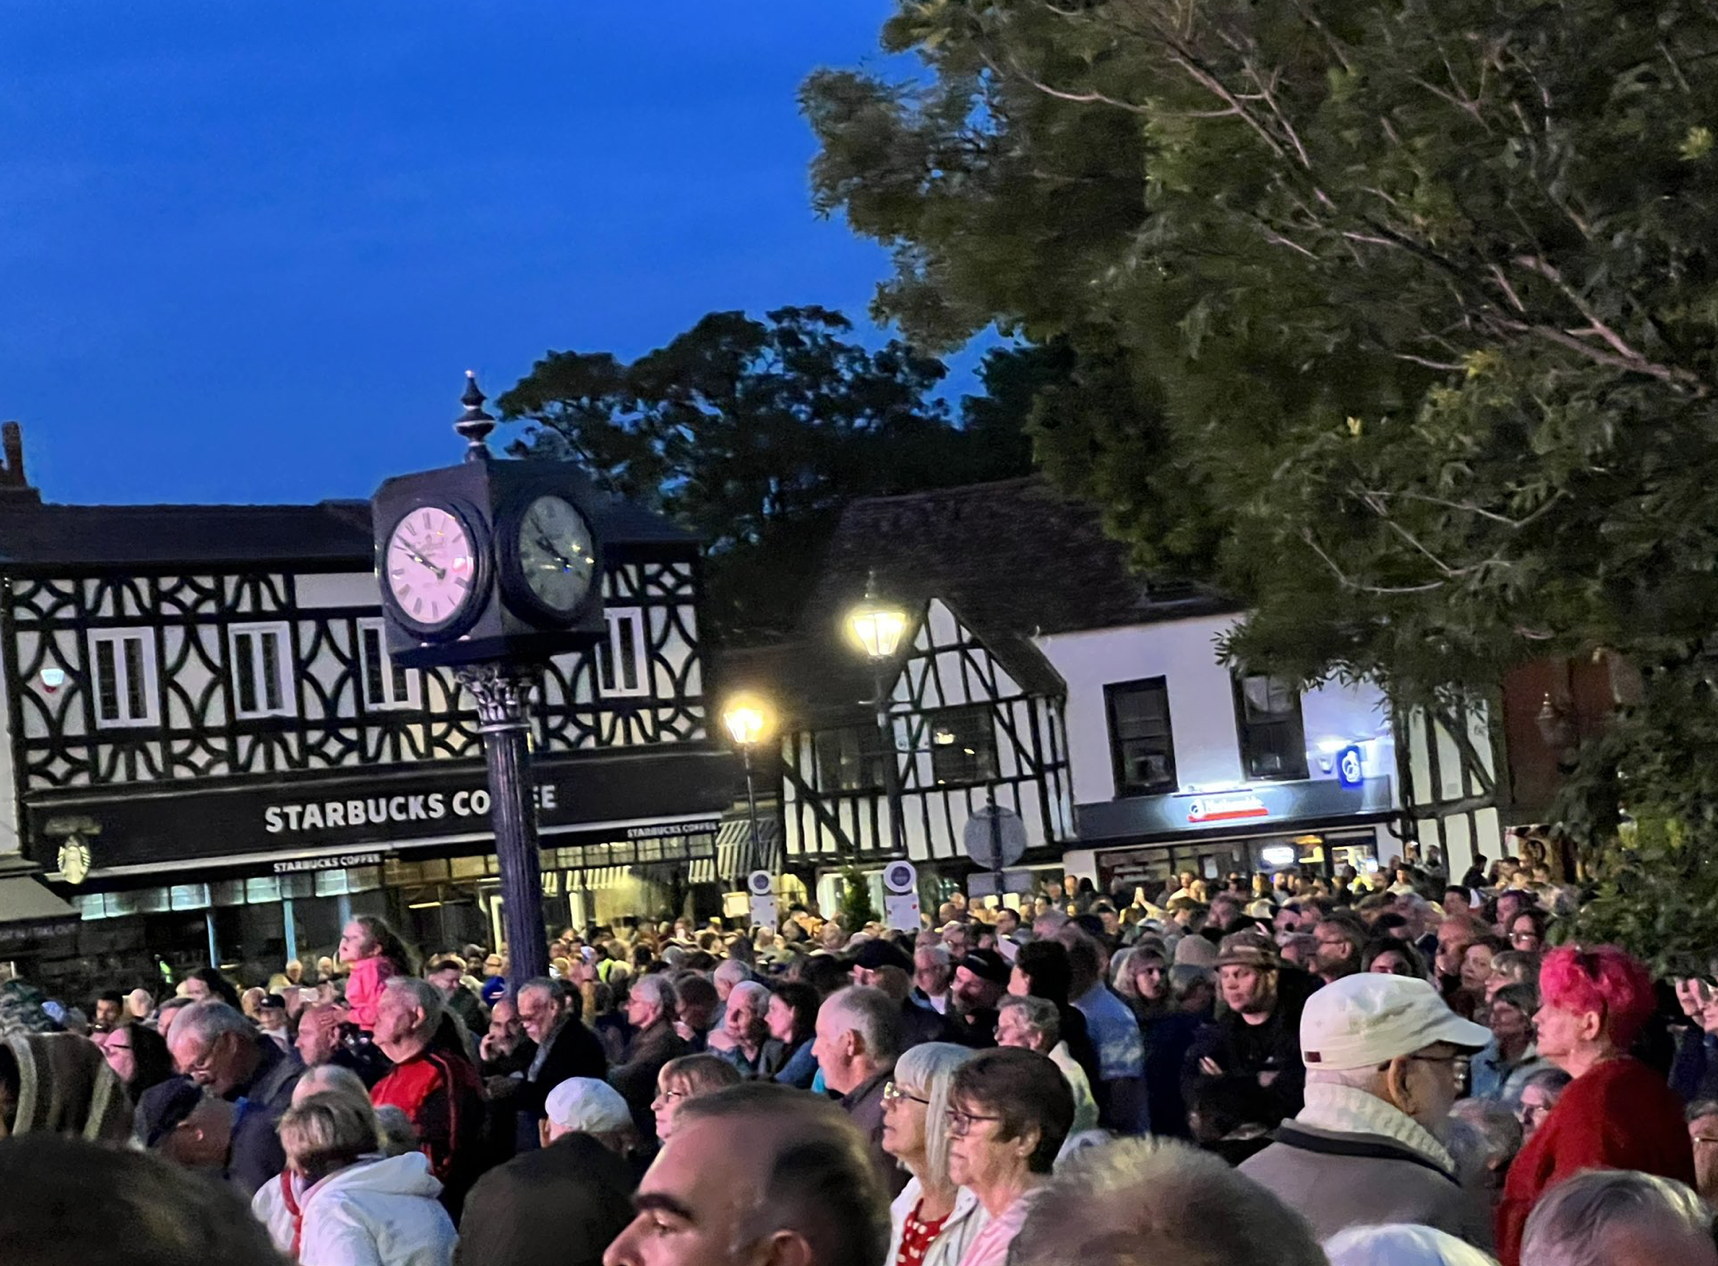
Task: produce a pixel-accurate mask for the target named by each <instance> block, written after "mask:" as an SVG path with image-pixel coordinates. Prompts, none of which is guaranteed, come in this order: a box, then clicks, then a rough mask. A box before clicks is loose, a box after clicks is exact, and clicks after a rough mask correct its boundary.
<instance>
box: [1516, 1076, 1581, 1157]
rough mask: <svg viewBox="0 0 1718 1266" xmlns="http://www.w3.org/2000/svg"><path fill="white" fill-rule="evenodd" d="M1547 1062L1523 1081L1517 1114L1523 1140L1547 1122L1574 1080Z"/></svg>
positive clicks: (1530, 1136) (1531, 1135)
mask: <svg viewBox="0 0 1718 1266" xmlns="http://www.w3.org/2000/svg"><path fill="white" fill-rule="evenodd" d="M1546 1063H1547V1066H1546V1067H1544V1068H1541V1069H1540V1070H1539V1071H1538V1072H1536V1073H1531V1074H1529V1075H1528V1077H1527V1078H1526V1080H1524V1081H1523V1082H1522V1083H1521V1104H1520V1106H1519V1107H1518V1108H1517V1109H1516V1113H1515V1115H1516V1119H1517V1120H1519V1121H1520V1122H1521V1138H1522V1141H1523V1142H1525V1141H1526V1140H1528V1139H1530V1138H1532V1137H1533V1131H1535V1130H1537V1129H1538V1128H1539V1127H1540V1126H1542V1125H1544V1124H1545V1118H1546V1117H1548V1116H1550V1115H1551V1109H1553V1108H1555V1107H1556V1106H1557V1101H1558V1100H1559V1099H1561V1098H1562V1097H1563V1092H1564V1091H1565V1090H1567V1089H1568V1088H1569V1083H1570V1082H1571V1081H1573V1080H1574V1078H1572V1077H1570V1076H1569V1074H1568V1073H1566V1072H1564V1071H1563V1070H1562V1069H1561V1068H1556V1067H1552V1066H1550V1064H1549V1061H1547V1062H1546Z"/></svg>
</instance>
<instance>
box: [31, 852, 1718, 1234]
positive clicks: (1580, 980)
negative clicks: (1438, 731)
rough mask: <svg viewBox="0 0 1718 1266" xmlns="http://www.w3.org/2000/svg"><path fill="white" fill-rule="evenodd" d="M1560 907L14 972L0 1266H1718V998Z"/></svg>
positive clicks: (1188, 894) (960, 917)
mask: <svg viewBox="0 0 1718 1266" xmlns="http://www.w3.org/2000/svg"><path fill="white" fill-rule="evenodd" d="M1482 862H1483V859H1482ZM1578 899H1579V898H1578V893H1577V892H1575V891H1574V890H1573V889H1571V888H1567V887H1564V886H1562V885H1558V884H1556V883H1553V882H1552V881H1551V878H1550V875H1549V872H1546V871H1543V870H1541V869H1536V868H1533V867H1529V866H1524V865H1522V864H1521V863H1519V862H1516V861H1513V860H1511V859H1502V860H1500V861H1499V862H1497V863H1496V864H1494V865H1492V866H1491V867H1489V868H1483V867H1482V866H1476V867H1474V868H1473V869H1472V870H1470V871H1469V872H1468V873H1467V874H1465V875H1463V876H1461V877H1459V878H1457V879H1456V880H1455V881H1454V882H1451V881H1450V877H1449V876H1447V875H1444V874H1442V873H1440V872H1439V870H1438V868H1437V867H1436V866H1435V865H1433V866H1431V867H1427V868H1422V867H1419V866H1415V865H1406V864H1405V865H1401V866H1396V865H1392V866H1390V867H1386V868H1385V869H1383V870H1382V871H1381V872H1380V873H1379V874H1378V875H1376V876H1368V877H1364V878H1363V877H1361V876H1359V875H1357V874H1355V873H1354V872H1353V871H1350V870H1343V871H1339V872H1338V873H1337V874H1336V875H1335V876H1333V877H1332V878H1330V879H1329V880H1328V881H1327V880H1325V879H1322V878H1318V877H1314V876H1305V875H1299V874H1294V873H1289V872H1279V873H1278V874H1276V875H1274V876H1271V877H1266V876H1262V875H1261V876H1243V875H1239V874H1232V875H1229V876H1227V877H1224V878H1214V877H1201V876H1198V875H1195V874H1183V875H1180V876H1177V877H1175V878H1174V879H1172V880H1170V881H1169V882H1168V883H1167V884H1166V885H1165V886H1163V887H1162V888H1161V889H1159V890H1156V891H1146V890H1144V889H1135V890H1134V891H1133V892H1132V893H1115V894H1103V893H1100V892H1098V891H1097V890H1096V888H1095V886H1094V885H1093V884H1092V883H1091V882H1090V881H1077V880H1073V879H1069V880H1068V881H1066V882H1065V883H1064V882H1052V883H1049V884H1047V885H1045V886H1044V888H1043V890H1042V891H1041V892H1039V893H1037V894H1034V896H1033V897H1031V898H1028V899H1026V900H1025V901H1024V902H1023V903H1022V907H1021V908H1020V909H1018V910H1017V909H1013V908H1005V909H999V910H995V909H977V908H968V906H967V905H966V903H965V902H964V901H962V900H961V899H960V898H958V897H956V898H954V899H952V900H950V901H949V902H947V903H944V904H943V905H942V906H941V907H940V908H939V909H938V910H937V911H936V915H935V917H934V918H930V919H926V920H925V921H924V923H925V926H923V927H921V928H919V929H917V930H916V932H915V931H911V930H891V929H888V928H885V927H882V926H880V925H877V924H870V925H867V926H865V927H861V928H847V927H844V926H842V924H841V922H840V920H839V919H829V920H825V919H822V918H820V917H819V916H818V915H817V913H816V912H815V911H814V910H811V909H809V908H805V907H800V906H796V907H794V908H793V909H792V910H791V911H790V912H789V914H788V917H787V918H786V919H784V920H783V922H782V924H781V925H780V926H779V927H770V928H754V929H750V930H749V931H737V930H736V931H727V930H724V929H722V928H721V927H720V926H719V925H716V924H715V923H714V922H713V923H712V925H711V926H709V927H705V928H702V929H699V928H696V927H694V926H693V925H692V924H691V923H690V922H689V921H687V920H678V921H673V922H667V921H665V922H663V923H661V924H636V925H632V926H627V927H622V928H603V929H589V930H585V931H575V930H574V929H567V930H566V931H565V932H563V933H562V935H561V936H560V937H559V938H558V939H557V940H556V941H555V942H554V944H553V945H551V946H550V947H549V950H550V961H551V962H552V964H553V968H552V970H551V974H550V975H549V976H546V977H542V978H539V979H533V980H525V981H514V982H511V983H510V982H509V980H508V974H507V963H506V960H505V957H504V954H503V953H497V952H490V951H489V950H488V949H486V948H485V947H481V946H462V947H457V952H440V953H437V954H435V955H434V956H432V957H431V958H429V959H428V960H427V961H420V960H419V958H418V957H417V955H416V953H415V952H414V951H413V949H412V948H411V947H408V946H407V945H405V944H404V943H402V941H401V940H400V938H399V937H398V936H396V935H395V934H394V933H393V932H392V931H391V930H390V929H389V928H388V927H387V926H386V924H384V923H383V922H382V921H380V920H378V919H376V918H373V917H369V916H365V917H360V918H358V919H355V920H354V921H353V922H352V923H351V924H349V925H348V926H347V927H346V928H345V929H344V932H343V935H342V937H341V940H340V943H339V947H338V949H337V951H336V952H335V953H334V954H332V955H330V956H329V957H328V958H325V959H322V960H320V961H318V962H317V963H316V964H315V965H314V966H312V967H306V965H304V964H301V963H298V962H293V963H289V964H286V965H284V967H283V970H282V971H281V972H280V973H278V974H276V975H275V976H274V977H273V978H271V979H269V980H266V981H256V982H249V984H250V987H248V988H244V989H242V990H241V988H240V985H241V984H244V983H247V982H235V981H231V980H229V979H228V978H227V977H225V976H224V975H222V973H220V972H219V971H217V970H214V969H213V968H201V969H198V970H196V971H193V972H190V973H189V974H188V975H186V976H185V978H184V979H183V980H182V981H180V982H179V983H178V986H177V989H176V991H175V994H174V996H172V997H167V998H161V999H157V998H155V997H153V996H152V995H151V994H150V992H149V991H148V990H147V989H145V988H133V989H131V991H130V992H124V991H123V986H124V985H126V984H129V983H132V982H116V988H114V989H113V990H111V991H104V992H102V993H100V994H99V995H98V996H96V997H95V998H93V999H89V1000H87V1004H88V1005H87V1007H86V1006H83V1005H69V1004H68V1003H67V1002H66V1001H65V1000H60V999H53V998H49V997H47V996H45V995H44V994H43V993H42V992H41V991H39V990H37V989H34V988H32V987H31V986H30V985H29V984H27V983H26V982H22V981H11V982H8V983H6V984H4V985H0V1190H5V1191H6V1192H7V1199H6V1200H5V1201H4V1202H0V1260H3V1261H7V1262H13V1261H16V1262H20V1263H35V1262H43V1263H50V1262H51V1263H58V1262H60V1261H62V1260H63V1261H65V1262H67V1263H70V1262H72V1261H74V1260H75V1261H79V1262H80V1263H81V1262H87V1261H90V1260H103V1258H102V1257H101V1256H100V1255H99V1254H94V1255H92V1254H91V1253H90V1252H89V1251H88V1246H89V1245H91V1244H93V1243H95V1241H94V1240H92V1239H91V1237H92V1236H96V1235H101V1234H111V1235H117V1236H119V1237H120V1238H125V1237H129V1239H127V1243H129V1244H131V1246H132V1247H131V1250H130V1251H132V1252H133V1253H134V1255H133V1256H132V1257H128V1258H127V1259H126V1260H128V1261H138V1262H151V1263H152V1262H156V1261H160V1262H168V1261H174V1262H180V1261H186V1262H188V1261H192V1260H210V1261H223V1262H250V1261H256V1262H279V1261H282V1260H296V1261H298V1262H300V1263H303V1264H304V1266H360V1264H362V1266H452V1264H453V1263H462V1264H467V1266H536V1264H537V1263H542V1264H543V1266H548V1264H550V1263H554V1264H555V1266H579V1264H581V1263H588V1264H590V1266H595V1264H596V1263H599V1262H600V1263H604V1264H605V1266H669V1264H678V1263H685V1264H687V1266H690V1264H691V1263H706V1262H724V1263H725V1262H735V1263H739V1262H748V1263H750V1262H763V1261H771V1262H781V1263H798V1264H799V1266H812V1264H814V1263H815V1264H818V1266H1002V1264H1003V1263H1011V1264H1014V1266H1038V1264H1039V1263H1051V1262H1059V1263H1060V1262H1074V1261H1079V1262H1082V1263H1087V1262H1089V1263H1092V1266H1102V1264H1104V1263H1116V1264H1117V1266H1120V1264H1121V1263H1133V1262H1155V1261H1179V1262H1186V1263H1202V1262H1212V1263H1216V1262H1223V1263H1261V1264H1270V1266H1274V1264H1276V1263H1283V1264H1284V1266H1289V1264H1298V1263H1315V1262H1316V1263H1322V1262H1330V1263H1334V1264H1335V1266H1418V1264H1419V1263H1426V1264H1428V1266H1429V1264H1433V1263H1442V1264H1444V1266H1477V1264H1478V1263H1485V1262H1492V1261H1496V1262H1500V1263H1502V1264H1503V1266H1584V1264H1585V1263H1589V1262H1591V1263H1600V1262H1603V1263H1607V1264H1617V1263H1621V1264H1622V1266H1629V1264H1630V1263H1636V1262H1639V1263H1645V1262H1648V1261H1651V1262H1653V1263H1654V1266H1663V1264H1664V1263H1669V1262H1677V1263H1688V1264H1689V1266H1718V1248H1715V1247H1714V1237H1713V1207H1714V1203H1715V1202H1718V995H1715V992H1714V987H1713V983H1712V980H1711V978H1710V977H1709V976H1708V975H1706V974H1705V973H1704V972H1703V971H1692V974H1690V975H1688V976H1686V977H1677V978H1672V979H1660V980H1655V979H1654V978H1653V977H1652V976H1651V975H1650V974H1649V973H1648V971H1647V970H1646V968H1645V967H1644V966H1643V965H1642V964H1641V963H1640V962H1638V961H1637V960H1635V959H1634V958H1632V957H1631V956H1630V955H1629V954H1627V953H1626V952H1624V951H1623V950H1621V949H1618V948H1616V947H1614V946H1602V945H1601V946H1592V947H1581V946H1577V945H1574V944H1554V942H1557V941H1559V940H1561V939H1563V938H1562V933H1561V927H1562V926H1563V924H1564V923H1565V921H1566V920H1567V917H1568V916H1569V914H1570V913H1571V912H1572V910H1573V909H1574V906H1575V903H1576V902H1577V901H1578ZM241 1200H242V1201H243V1202H244V1203H245V1204H247V1205H248V1208H249V1215H248V1216H247V1215H246V1214H245V1213H244V1211H243V1207H242V1206H241V1205H240V1203H239V1202H240V1201H241ZM104 1201H105V1202H106V1203H105V1205H104V1206H103V1207H102V1208H101V1209H99V1210H95V1209H93V1208H92V1207H91V1206H92V1205H95V1204H102V1203H103V1202H104ZM163 1202H165V1206H164V1207H165V1209H166V1210H168V1211H169V1214H168V1216H163V1215H162V1209H163ZM229 1205H230V1206H231V1207H230V1208H228V1207H227V1206H229ZM143 1208H152V1209H154V1211H155V1212H154V1215H153V1216H151V1217H147V1218H143V1217H136V1216H133V1217H132V1220H131V1222H130V1224H129V1225H127V1226H126V1227H125V1229H124V1230H123V1231H120V1230H116V1229H115V1228H117V1227H119V1226H120V1225H121V1224H122V1223H124V1222H125V1220H126V1218H127V1216H128V1213H129V1214H131V1215H134V1214H135V1211H136V1210H138V1209H143ZM139 1236H142V1237H144V1239H145V1240H147V1239H148V1238H149V1237H154V1238H155V1239H156V1240H159V1241H160V1251H159V1252H158V1253H157V1254H156V1255H155V1256H148V1255H147V1254H148V1253H149V1252H153V1251H155V1250H154V1249H151V1248H150V1247H149V1244H147V1243H143V1242H141V1241H139V1239H138V1237H139ZM45 1246H46V1247H45ZM80 1246H82V1247H80Z"/></svg>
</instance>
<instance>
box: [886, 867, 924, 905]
mask: <svg viewBox="0 0 1718 1266" xmlns="http://www.w3.org/2000/svg"><path fill="white" fill-rule="evenodd" d="M918 883H919V871H918V868H917V867H916V866H914V865H913V864H912V863H911V862H890V863H889V864H888V865H887V866H885V867H883V887H884V888H886V889H887V890H888V891H889V892H891V893H893V894H894V895H895V896H897V897H900V896H904V895H905V894H907V893H909V892H911V891H913V889H914V888H916V887H918Z"/></svg>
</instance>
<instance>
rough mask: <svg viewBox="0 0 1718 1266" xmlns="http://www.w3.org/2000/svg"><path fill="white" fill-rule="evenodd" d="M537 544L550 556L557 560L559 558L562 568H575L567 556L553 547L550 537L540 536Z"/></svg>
mask: <svg viewBox="0 0 1718 1266" xmlns="http://www.w3.org/2000/svg"><path fill="white" fill-rule="evenodd" d="M537 544H538V546H539V547H540V548H542V549H543V550H545V551H547V552H548V553H550V554H553V555H554V556H555V557H556V558H558V559H559V560H560V562H561V566H562V567H563V568H572V567H573V566H575V564H574V562H573V560H572V559H570V558H568V557H567V556H566V555H565V554H563V553H561V551H560V550H558V549H556V548H555V547H554V546H553V545H551V544H550V543H549V538H548V537H546V536H539V537H538V538H537Z"/></svg>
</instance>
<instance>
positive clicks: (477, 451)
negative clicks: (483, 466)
mask: <svg viewBox="0 0 1718 1266" xmlns="http://www.w3.org/2000/svg"><path fill="white" fill-rule="evenodd" d="M487 398H488V397H486V396H485V395H484V394H483V392H481V391H480V390H478V387H477V374H476V373H475V372H474V371H472V370H469V369H468V370H466V371H465V394H464V395H463V396H461V397H460V398H459V402H460V403H461V404H463V405H464V406H465V412H464V413H462V414H460V415H459V421H457V422H455V423H454V424H453V429H454V430H456V431H458V432H459V433H460V434H461V435H462V436H464V437H465V439H466V440H467V442H468V443H469V447H468V448H467V449H466V451H465V460H466V461H468V462H476V461H484V460H486V459H487V458H488V457H489V449H488V448H487V447H486V446H485V445H484V442H483V441H484V440H485V439H487V438H488V436H489V433H490V432H491V431H493V430H494V429H495V419H494V418H492V417H490V416H489V414H487V413H485V412H484V411H483V402H484V400H486V399H487Z"/></svg>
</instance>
